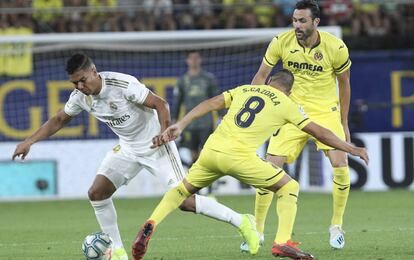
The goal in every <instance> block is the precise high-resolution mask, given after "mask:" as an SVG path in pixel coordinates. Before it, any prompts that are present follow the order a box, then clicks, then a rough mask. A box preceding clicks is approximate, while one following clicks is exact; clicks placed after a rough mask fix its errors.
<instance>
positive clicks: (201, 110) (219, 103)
mask: <svg viewBox="0 0 414 260" xmlns="http://www.w3.org/2000/svg"><path fill="white" fill-rule="evenodd" d="M224 107H225V102H224V95H223V94H220V95H217V96H215V97H212V98H210V99H207V100H205V101H203V102H201V103H200V104H198V105H197V106H196V107H194V108H193V109H192V110H191V111H190V112H188V113H187V114H186V115H185V116H184V117H183V118H182V119H181V120H179V121H178V122H177V123H175V124H173V125H171V126H170V127H168V128H167V130H165V131H164V133H163V134H162V138H161V140H160V141H161V142H160V143H157V142H154V139H153V144H154V145H153V147H156V146H160V145H161V144H163V143H166V142H169V141H171V140H174V139H176V138H177V137H178V136H180V134H181V132H182V131H183V130H184V128H186V127H187V126H188V125H189V124H190V123H191V122H192V121H194V120H195V119H197V118H199V117H202V116H204V115H205V114H207V113H210V112H211V111H217V110H220V109H223V108H224Z"/></svg>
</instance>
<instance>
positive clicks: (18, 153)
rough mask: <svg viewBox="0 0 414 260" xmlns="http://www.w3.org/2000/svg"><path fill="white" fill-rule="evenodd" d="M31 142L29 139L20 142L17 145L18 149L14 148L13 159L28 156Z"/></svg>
mask: <svg viewBox="0 0 414 260" xmlns="http://www.w3.org/2000/svg"><path fill="white" fill-rule="evenodd" d="M30 146H31V143H30V142H28V141H23V142H21V143H20V144H18V145H17V146H16V149H15V150H14V153H13V156H12V160H14V159H15V158H16V157H20V158H21V159H22V160H24V159H25V158H26V155H27V154H28V153H29V151H30Z"/></svg>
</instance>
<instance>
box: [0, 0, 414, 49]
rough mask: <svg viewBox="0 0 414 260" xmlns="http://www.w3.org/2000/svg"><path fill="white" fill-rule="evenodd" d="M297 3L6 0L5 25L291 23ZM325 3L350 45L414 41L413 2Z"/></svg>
mask: <svg viewBox="0 0 414 260" xmlns="http://www.w3.org/2000/svg"><path fill="white" fill-rule="evenodd" d="M296 2H297V0H257V1H254V0H31V1H29V0H1V1H0V8H1V10H2V12H0V21H1V22H0V24H1V25H2V26H3V27H13V28H14V27H27V28H33V30H34V31H35V32H37V33H49V32H103V31H151V30H175V29H180V30H187V29H221V28H256V27H288V26H290V24H291V23H292V21H291V20H292V18H291V14H292V13H293V10H294V8H295V4H296ZM320 2H321V7H322V8H321V9H322V15H323V16H324V17H326V19H323V21H326V22H324V23H323V24H322V25H337V26H341V28H342V34H343V36H344V38H345V40H346V41H347V42H348V45H349V46H350V47H351V48H393V47H394V46H399V47H400V46H401V47H408V48H412V46H414V43H413V41H414V39H413V37H414V34H413V33H412V32H413V31H414V3H412V4H411V3H408V2H401V3H399V2H394V1H388V2H387V1H382V2H375V1H370V2H369V1H366V0H323V1H322V0H321V1H320ZM30 7H32V9H30ZM15 8H25V9H22V13H16V12H15V10H16V9H15ZM64 8H67V9H64ZM8 10H10V11H8ZM30 10H32V12H30ZM28 11H29V12H28Z"/></svg>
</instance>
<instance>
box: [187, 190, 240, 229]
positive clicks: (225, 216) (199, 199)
mask: <svg viewBox="0 0 414 260" xmlns="http://www.w3.org/2000/svg"><path fill="white" fill-rule="evenodd" d="M195 202H196V205H195V207H196V213H197V214H202V215H204V216H207V217H210V218H214V219H217V220H220V221H223V222H228V223H230V224H232V225H233V226H235V227H236V228H238V227H240V225H241V223H242V215H241V214H239V213H237V212H235V211H234V210H232V209H230V208H228V207H226V206H224V205H223V204H220V203H218V202H217V201H215V200H213V199H210V198H208V197H205V196H200V195H195Z"/></svg>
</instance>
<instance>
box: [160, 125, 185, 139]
mask: <svg viewBox="0 0 414 260" xmlns="http://www.w3.org/2000/svg"><path fill="white" fill-rule="evenodd" d="M182 131H183V130H182V128H181V127H180V125H179V124H173V125H171V126H169V127H168V128H167V129H165V131H164V133H162V140H163V141H164V142H165V143H167V142H169V141H172V140H175V139H177V138H178V137H179V136H180V135H181V132H182Z"/></svg>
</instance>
